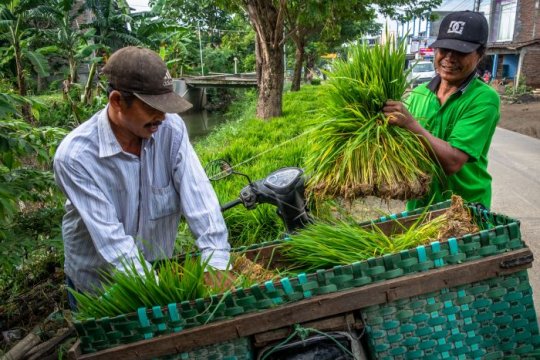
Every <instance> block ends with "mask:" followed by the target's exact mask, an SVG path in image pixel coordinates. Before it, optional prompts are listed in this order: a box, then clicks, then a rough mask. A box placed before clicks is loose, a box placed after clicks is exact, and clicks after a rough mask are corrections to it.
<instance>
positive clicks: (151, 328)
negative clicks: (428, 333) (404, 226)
mask: <svg viewBox="0 0 540 360" xmlns="http://www.w3.org/2000/svg"><path fill="white" fill-rule="evenodd" d="M449 205H450V203H449V202H445V203H441V204H436V205H434V206H432V207H430V208H429V210H431V211H433V210H438V209H443V208H445V207H448V206H449ZM472 210H473V214H474V216H475V217H477V220H478V221H481V220H482V219H484V220H486V219H488V220H489V223H490V224H491V225H490V226H489V228H487V229H485V230H482V231H480V232H478V233H475V234H469V235H465V236H463V237H461V238H457V239H456V238H453V239H449V240H448V241H445V242H434V243H432V244H431V245H429V246H420V247H418V248H415V249H410V250H406V251H402V252H400V253H397V254H390V255H385V256H381V257H377V258H372V259H369V260H366V261H361V262H357V263H353V264H350V265H346V266H336V267H334V268H332V269H321V270H318V271H316V272H315V273H311V274H299V275H298V276H295V277H291V278H282V279H280V280H279V281H276V282H271V281H268V282H266V283H264V284H260V285H253V286H251V287H250V288H248V289H242V288H240V289H237V290H236V291H235V292H233V293H230V294H227V295H225V296H213V297H211V298H208V299H197V300H195V301H185V302H182V303H178V304H169V305H167V306H165V307H159V306H155V307H153V308H150V309H147V308H141V309H139V310H138V311H137V312H135V313H131V314H125V315H121V316H116V317H114V318H102V319H87V320H84V321H76V322H75V327H76V330H77V334H78V336H79V338H80V341H81V352H82V353H83V354H85V353H92V352H96V351H100V350H104V349H109V348H113V347H116V346H119V345H121V344H128V343H132V342H135V341H139V340H144V339H150V338H152V337H155V336H159V335H162V334H169V333H173V332H179V331H182V330H183V329H187V328H193V327H196V326H200V325H203V324H206V323H209V322H215V321H219V320H223V319H228V318H233V317H235V316H239V315H243V314H246V313H250V312H255V311H261V310H265V309H269V308H275V307H279V306H280V305H282V304H286V303H291V302H295V301H299V300H302V299H307V298H311V297H314V296H317V295H320V294H328V293H333V292H337V291H342V290H346V289H350V288H353V287H359V286H365V285H367V284H372V283H374V282H380V281H385V280H388V279H394V278H397V277H400V276H403V275H407V274H412V273H417V272H423V271H428V270H430V269H434V268H437V267H441V266H446V265H451V264H458V263H462V262H467V261H472V260H476V259H480V258H484V257H489V256H492V255H496V254H500V253H504V252H507V251H510V250H514V249H519V248H522V247H523V246H524V244H523V242H522V240H521V234H520V231H519V222H517V221H516V220H514V219H511V218H508V217H506V216H504V215H498V214H491V213H481V214H480V213H478V212H477V211H476V210H475V209H474V208H473V209H472ZM418 212H422V210H418V211H417V213H418ZM409 215H414V213H401V214H394V215H391V216H390V217H389V218H391V219H398V220H399V219H400V218H404V217H406V216H409ZM385 220H387V219H385V218H380V219H376V220H374V221H373V222H372V223H378V222H383V221H385ZM486 227H487V226H486ZM259 246H264V244H263V245H259ZM240 250H245V248H244V249H240Z"/></svg>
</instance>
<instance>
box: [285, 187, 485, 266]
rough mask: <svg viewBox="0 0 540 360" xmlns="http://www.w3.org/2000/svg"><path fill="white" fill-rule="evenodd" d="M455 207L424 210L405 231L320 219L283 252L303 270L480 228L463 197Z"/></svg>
mask: <svg viewBox="0 0 540 360" xmlns="http://www.w3.org/2000/svg"><path fill="white" fill-rule="evenodd" d="M452 202H453V203H452V206H451V207H450V208H449V209H448V210H447V211H446V212H445V213H444V214H442V215H439V216H437V217H434V218H431V214H430V213H425V214H423V215H422V216H421V217H419V218H418V220H417V221H415V223H414V224H413V225H412V226H411V227H409V228H407V229H405V228H403V230H404V231H403V232H402V233H396V234H390V235H387V234H385V233H384V232H383V231H382V230H381V229H379V228H378V227H374V228H373V229H367V228H363V227H360V226H358V225H357V224H350V223H345V222H338V223H328V222H317V223H314V224H312V225H309V226H308V227H306V228H305V229H303V230H301V231H300V232H299V233H298V234H295V235H291V239H290V240H289V241H287V242H285V243H284V244H283V245H282V246H281V254H282V256H283V257H284V258H287V259H289V260H290V261H291V263H292V264H293V265H292V266H293V267H295V268H300V269H302V270H308V271H312V270H317V269H324V268H330V267H333V266H335V265H347V264H352V263H353V262H356V261H362V260H367V259H369V258H371V257H377V256H382V255H385V254H393V253H397V252H400V251H402V250H406V249H411V248H414V247H416V246H419V245H425V244H428V243H430V242H432V241H435V240H439V241H441V240H445V239H447V238H449V237H457V236H461V235H464V234H467V233H472V232H476V231H478V227H477V226H476V225H475V224H474V223H473V222H472V217H471V216H470V214H469V211H468V210H467V209H466V208H464V207H463V200H462V199H461V198H459V197H452Z"/></svg>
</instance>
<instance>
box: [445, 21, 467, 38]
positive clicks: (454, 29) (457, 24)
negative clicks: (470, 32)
mask: <svg viewBox="0 0 540 360" xmlns="http://www.w3.org/2000/svg"><path fill="white" fill-rule="evenodd" d="M464 28H465V21H451V22H450V25H448V30H447V31H446V33H447V34H459V35H462V34H463V29H464Z"/></svg>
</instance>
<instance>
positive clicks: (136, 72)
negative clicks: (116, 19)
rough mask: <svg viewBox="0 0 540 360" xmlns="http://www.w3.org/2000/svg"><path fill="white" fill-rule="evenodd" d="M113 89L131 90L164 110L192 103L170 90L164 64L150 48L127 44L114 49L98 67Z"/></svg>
mask: <svg viewBox="0 0 540 360" xmlns="http://www.w3.org/2000/svg"><path fill="white" fill-rule="evenodd" d="M102 73H103V75H105V76H106V77H107V79H108V80H109V84H110V85H111V87H112V88H113V89H115V90H119V91H125V92H129V93H133V94H134V95H135V96H136V97H138V98H139V99H140V100H141V101H143V102H144V103H146V104H147V105H149V106H150V107H152V108H154V109H157V110H159V111H162V112H164V113H173V114H174V113H181V112H184V111H186V110H189V109H191V107H193V105H191V103H189V102H188V101H187V100H185V99H184V98H182V97H181V96H180V95H178V94H177V93H175V92H174V91H173V79H172V77H171V74H170V73H169V70H168V69H167V65H166V64H165V62H164V61H163V60H161V58H160V57H159V55H158V54H156V53H155V52H153V51H152V50H150V49H146V48H143V47H138V46H128V47H124V48H122V49H120V50H117V51H116V52H114V54H112V55H111V57H110V58H109V60H108V61H107V63H106V64H105V66H104V67H103V70H102Z"/></svg>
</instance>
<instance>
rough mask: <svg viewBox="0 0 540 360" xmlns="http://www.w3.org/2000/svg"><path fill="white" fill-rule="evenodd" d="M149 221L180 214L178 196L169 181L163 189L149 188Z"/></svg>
mask: <svg viewBox="0 0 540 360" xmlns="http://www.w3.org/2000/svg"><path fill="white" fill-rule="evenodd" d="M150 195H151V199H150V204H149V206H150V209H149V213H150V220H157V219H161V218H163V217H165V216H170V215H173V214H179V213H180V196H179V195H178V193H177V192H176V189H175V188H174V186H173V182H172V181H171V182H170V183H169V185H167V186H165V187H163V188H156V187H150Z"/></svg>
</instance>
